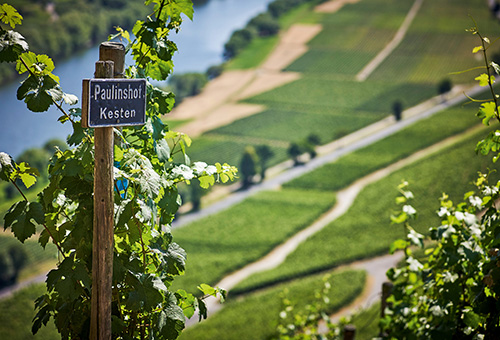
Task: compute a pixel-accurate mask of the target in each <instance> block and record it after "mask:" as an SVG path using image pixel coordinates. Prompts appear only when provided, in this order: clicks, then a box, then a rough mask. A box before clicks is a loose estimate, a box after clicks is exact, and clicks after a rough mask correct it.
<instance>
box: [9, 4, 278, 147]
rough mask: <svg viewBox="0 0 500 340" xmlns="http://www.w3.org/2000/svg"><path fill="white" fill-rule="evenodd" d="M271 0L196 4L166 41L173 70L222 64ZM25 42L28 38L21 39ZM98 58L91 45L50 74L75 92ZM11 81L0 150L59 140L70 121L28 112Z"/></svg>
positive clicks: (54, 113)
mask: <svg viewBox="0 0 500 340" xmlns="http://www.w3.org/2000/svg"><path fill="white" fill-rule="evenodd" d="M269 2H271V0H209V1H208V2H207V3H205V4H203V5H200V6H196V7H195V11H194V18H193V21H190V20H189V19H186V20H185V21H184V22H183V24H182V26H181V31H180V32H179V33H178V34H175V33H174V34H172V35H171V37H170V38H171V39H172V40H173V41H174V42H175V43H176V44H177V47H178V49H179V52H177V53H176V54H175V55H174V65H175V73H184V72H204V71H205V70H206V69H207V68H208V67H209V66H211V65H216V64H219V63H221V62H222V52H223V48H224V44H225V42H226V41H227V40H228V39H229V37H230V35H231V33H232V32H233V31H234V30H236V29H238V28H241V27H243V26H244V25H245V24H246V22H247V21H248V20H249V19H251V18H252V17H254V16H255V15H256V14H258V13H260V12H262V11H264V10H265V9H266V7H267V4H268V3H269ZM27 40H28V43H29V37H27ZM98 58H99V53H98V47H93V48H91V49H89V50H87V51H85V52H84V53H80V54H78V55H75V56H74V57H72V58H71V59H69V60H67V61H64V62H60V63H56V69H55V71H54V73H55V74H56V75H58V76H59V77H60V79H61V86H62V88H63V90H64V91H65V92H67V93H72V94H75V95H77V96H78V97H80V96H81V91H82V90H81V88H82V79H84V78H92V76H93V73H94V65H95V62H96V61H97V59H98ZM18 87H19V84H18V83H17V82H15V83H13V84H10V85H7V86H4V87H2V88H0V119H1V121H0V151H3V152H7V153H9V154H10V155H12V156H17V155H19V154H20V153H21V152H22V151H23V150H25V149H27V148H30V147H39V146H41V145H43V144H44V143H45V142H46V141H47V140H49V139H50V138H54V137H57V138H61V139H65V138H66V136H67V135H68V134H69V133H70V132H71V127H70V125H69V124H68V123H67V124H60V123H58V122H57V118H58V117H59V116H60V113H59V112H58V111H57V110H55V109H53V108H52V109H50V110H49V111H47V112H44V113H32V112H31V111H28V109H27V108H26V104H25V103H24V102H21V101H18V100H17V99H16V91H17V88H18Z"/></svg>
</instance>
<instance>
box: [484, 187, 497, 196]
mask: <svg viewBox="0 0 500 340" xmlns="http://www.w3.org/2000/svg"><path fill="white" fill-rule="evenodd" d="M497 192H498V188H497V187H485V188H484V190H483V194H484V195H486V196H491V195H494V194H496V193H497Z"/></svg>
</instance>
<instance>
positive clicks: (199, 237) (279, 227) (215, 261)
mask: <svg viewBox="0 0 500 340" xmlns="http://www.w3.org/2000/svg"><path fill="white" fill-rule="evenodd" d="M334 202H335V196H334V194H333V193H328V192H316V191H307V190H293V189H292V190H280V191H267V192H262V193H259V194H257V195H255V196H253V197H251V198H248V199H246V200H245V201H244V202H242V203H240V204H237V205H235V206H233V207H231V208H230V209H228V210H225V211H221V212H219V213H217V214H215V215H213V216H209V217H206V218H203V219H200V220H198V221H196V222H193V223H192V224H190V225H189V226H187V227H183V228H179V229H174V230H173V235H174V238H175V241H176V242H177V243H179V244H180V245H181V246H182V247H183V248H184V249H186V251H187V253H188V261H187V266H186V275H185V276H183V277H180V278H179V279H177V280H176V282H175V285H176V287H181V286H182V287H186V288H189V289H190V290H192V291H194V290H195V288H196V286H197V285H199V284H200V283H202V282H205V283H209V284H215V283H216V282H217V281H218V280H220V279H222V277H223V276H224V275H225V274H228V273H230V272H232V271H234V270H236V269H238V268H240V267H242V266H244V265H245V264H247V263H249V262H252V261H256V260H258V259H259V258H260V257H262V256H264V255H265V254H266V253H268V252H269V251H270V250H271V249H273V248H274V247H275V246H277V245H278V244H280V243H282V242H283V241H284V240H286V239H287V238H288V237H290V236H292V235H293V234H295V233H296V232H298V231H300V230H301V229H303V228H305V227H307V226H309V225H310V224H311V223H312V222H314V221H315V220H316V219H317V218H318V217H319V216H320V215H321V214H322V213H323V212H325V211H326V210H327V209H329V208H330V207H331V206H333V204H334Z"/></svg>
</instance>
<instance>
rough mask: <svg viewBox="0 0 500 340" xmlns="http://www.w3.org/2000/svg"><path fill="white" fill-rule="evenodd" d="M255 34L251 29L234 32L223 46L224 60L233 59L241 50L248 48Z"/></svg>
mask: <svg viewBox="0 0 500 340" xmlns="http://www.w3.org/2000/svg"><path fill="white" fill-rule="evenodd" d="M255 35H256V32H255V31H254V30H253V29H251V28H244V29H241V30H237V31H234V32H233V34H232V35H231V38H229V41H228V42H227V43H226V44H225V45H224V58H225V59H231V58H234V57H235V56H236V55H237V54H238V53H240V52H241V50H242V49H244V48H245V47H247V46H248V44H249V43H250V42H251V41H252V39H253V38H254V36H255Z"/></svg>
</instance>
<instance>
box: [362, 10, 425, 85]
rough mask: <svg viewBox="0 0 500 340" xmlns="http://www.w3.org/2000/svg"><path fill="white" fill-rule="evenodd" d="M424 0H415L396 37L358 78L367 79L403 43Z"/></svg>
mask: <svg viewBox="0 0 500 340" xmlns="http://www.w3.org/2000/svg"><path fill="white" fill-rule="evenodd" d="M422 2H423V0H415V2H414V3H413V6H412V7H411V9H410V11H409V12H408V14H407V15H406V18H405V20H404V21H403V24H402V25H401V26H400V27H399V29H398V31H397V32H396V35H395V36H394V38H393V39H392V40H391V41H390V42H389V43H388V44H387V45H386V46H385V47H384V49H383V50H382V51H380V53H379V54H377V56H376V57H375V58H373V59H372V60H371V61H370V62H369V63H368V64H367V65H366V66H365V67H364V68H363V69H362V70H361V71H360V72H359V73H358V74H357V75H356V80H358V81H365V80H366V79H367V78H368V77H369V76H370V75H371V74H372V72H373V71H375V69H376V68H377V67H379V66H380V64H382V62H383V61H384V60H385V59H386V58H387V57H388V56H389V55H390V54H391V53H392V52H393V51H394V49H395V48H396V47H398V45H399V44H400V43H401V41H402V40H403V38H404V37H405V35H406V32H407V31H408V28H409V27H410V25H411V23H412V22H413V19H415V16H416V15H417V13H418V11H419V9H420V6H421V5H422Z"/></svg>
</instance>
